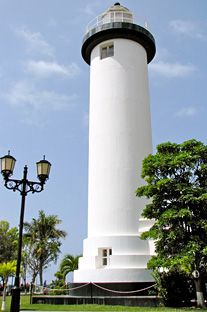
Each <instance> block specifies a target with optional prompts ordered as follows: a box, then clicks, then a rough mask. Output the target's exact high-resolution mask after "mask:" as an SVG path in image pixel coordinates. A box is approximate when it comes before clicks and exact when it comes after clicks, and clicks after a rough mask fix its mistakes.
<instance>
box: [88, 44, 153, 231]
mask: <svg viewBox="0 0 207 312" xmlns="http://www.w3.org/2000/svg"><path fill="white" fill-rule="evenodd" d="M110 45H111V46H112V45H113V50H114V51H113V57H106V58H104V59H101V57H100V53H101V50H102V49H103V47H106V48H107V47H108V46H110ZM90 64H91V73H90V82H91V85H90V128H89V193H88V194H89V204H88V237H91V236H92V237H93V236H103V235H124V234H137V233H138V220H139V217H140V214H141V212H142V209H143V205H144V202H143V200H139V199H137V198H136V197H135V190H136V189H137V187H138V185H141V184H143V181H141V178H140V175H141V166H142V160H143V159H144V157H145V156H147V155H148V154H149V153H151V152H152V139H151V121H150V103H149V90H148V72H147V54H146V51H145V49H144V48H143V46H142V45H140V44H138V43H137V42H135V41H133V40H130V39H122V38H117V39H113V40H107V41H103V42H101V43H99V44H98V45H96V46H95V47H94V48H93V50H92V52H91V63H90Z"/></svg>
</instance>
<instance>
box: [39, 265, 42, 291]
mask: <svg viewBox="0 0 207 312" xmlns="http://www.w3.org/2000/svg"><path fill="white" fill-rule="evenodd" d="M39 276H40V286H42V285H43V278H42V266H41V265H40V271H39Z"/></svg>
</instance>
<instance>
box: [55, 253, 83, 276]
mask: <svg viewBox="0 0 207 312" xmlns="http://www.w3.org/2000/svg"><path fill="white" fill-rule="evenodd" d="M80 257H82V255H79V256H76V257H73V256H72V255H70V254H66V255H65V256H64V257H63V259H62V261H61V263H60V271H61V272H62V273H63V275H64V279H65V277H66V275H67V274H68V273H70V272H73V271H75V270H77V269H78V260H79V258H80Z"/></svg>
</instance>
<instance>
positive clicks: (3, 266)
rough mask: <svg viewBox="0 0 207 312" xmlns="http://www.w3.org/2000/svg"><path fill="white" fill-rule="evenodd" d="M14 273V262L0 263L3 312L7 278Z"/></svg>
mask: <svg viewBox="0 0 207 312" xmlns="http://www.w3.org/2000/svg"><path fill="white" fill-rule="evenodd" d="M15 271H16V261H15V260H14V261H12V262H7V263H6V262H3V263H0V277H1V279H2V281H3V300H2V307H1V310H5V306H6V288H7V283H8V278H9V277H10V276H13V275H14V273H15Z"/></svg>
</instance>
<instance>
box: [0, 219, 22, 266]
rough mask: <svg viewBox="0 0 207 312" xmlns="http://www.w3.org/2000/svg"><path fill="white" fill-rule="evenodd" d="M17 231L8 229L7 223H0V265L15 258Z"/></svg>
mask: <svg viewBox="0 0 207 312" xmlns="http://www.w3.org/2000/svg"><path fill="white" fill-rule="evenodd" d="M17 246H18V229H17V228H16V227H14V228H10V225H9V222H7V221H0V263H3V262H9V261H13V260H15V259H16V258H17Z"/></svg>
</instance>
